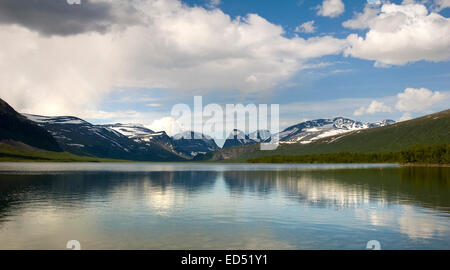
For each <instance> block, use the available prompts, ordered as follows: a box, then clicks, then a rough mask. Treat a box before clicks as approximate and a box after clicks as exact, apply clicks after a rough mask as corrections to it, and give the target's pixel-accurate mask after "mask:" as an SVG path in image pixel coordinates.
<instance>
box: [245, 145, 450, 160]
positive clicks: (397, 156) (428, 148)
mask: <svg viewBox="0 0 450 270" xmlns="http://www.w3.org/2000/svg"><path fill="white" fill-rule="evenodd" d="M247 162H249V163H402V164H406V163H418V164H450V144H438V145H414V146H412V147H410V148H408V149H406V150H402V151H399V152H389V153H329V154H315V155H299V156H282V155H276V156H266V157H260V158H254V159H249V160H248V161H247Z"/></svg>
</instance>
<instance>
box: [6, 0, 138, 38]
mask: <svg viewBox="0 0 450 270" xmlns="http://www.w3.org/2000/svg"><path fill="white" fill-rule="evenodd" d="M113 2H119V1H111V2H103V1H95V2H93V1H91V0H81V4H79V5H77V4H73V5H69V4H68V2H67V0H0V24H18V25H22V26H24V27H27V28H29V29H31V30H34V31H37V32H39V33H41V34H43V35H64V36H65V35H73V34H79V33H84V32H101V33H103V32H106V31H108V29H110V28H111V26H113V25H122V26H124V25H129V24H134V23H136V22H137V19H136V18H134V17H133V15H136V14H135V13H136V10H135V9H134V8H133V7H132V5H123V2H122V4H118V5H113ZM120 2H121V1H120ZM114 4H117V3H114Z"/></svg>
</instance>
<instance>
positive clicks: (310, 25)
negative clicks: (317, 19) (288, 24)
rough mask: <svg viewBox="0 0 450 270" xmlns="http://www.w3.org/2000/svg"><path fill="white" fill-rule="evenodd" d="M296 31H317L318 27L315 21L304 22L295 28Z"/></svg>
mask: <svg viewBox="0 0 450 270" xmlns="http://www.w3.org/2000/svg"><path fill="white" fill-rule="evenodd" d="M295 32H298V33H314V32H316V27H315V26H314V21H308V22H305V23H302V24H301V25H299V26H297V27H296V28H295Z"/></svg>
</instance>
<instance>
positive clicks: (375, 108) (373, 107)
mask: <svg viewBox="0 0 450 270" xmlns="http://www.w3.org/2000/svg"><path fill="white" fill-rule="evenodd" d="M379 112H392V108H391V107H389V106H387V105H385V104H384V103H383V102H379V101H376V100H374V101H372V102H371V103H370V104H369V106H368V107H367V108H366V107H364V106H362V107H360V108H359V109H358V110H356V111H355V112H354V115H355V116H360V115H364V114H374V113H379Z"/></svg>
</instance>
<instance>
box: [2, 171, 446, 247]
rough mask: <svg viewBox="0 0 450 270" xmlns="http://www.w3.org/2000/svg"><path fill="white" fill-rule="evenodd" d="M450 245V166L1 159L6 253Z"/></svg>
mask: <svg viewBox="0 0 450 270" xmlns="http://www.w3.org/2000/svg"><path fill="white" fill-rule="evenodd" d="M69 240H77V241H79V242H80V244H81V248H82V249H302V250H303V249H357V250H362V249H365V248H366V244H367V242H368V241H369V240H377V241H379V243H380V244H381V248H382V249H450V168H420V167H407V168H401V167H398V166H396V165H367V164H352V165H343V164H336V165H300V164H299V165H289V164H283V165H277V164H270V165H267V164H199V163H194V164H193V163H0V249H66V243H67V241H69Z"/></svg>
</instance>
